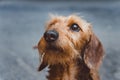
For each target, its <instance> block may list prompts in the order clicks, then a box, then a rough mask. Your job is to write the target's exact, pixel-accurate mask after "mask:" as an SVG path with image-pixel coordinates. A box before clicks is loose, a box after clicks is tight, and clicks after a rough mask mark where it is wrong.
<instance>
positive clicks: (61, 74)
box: [47, 59, 98, 80]
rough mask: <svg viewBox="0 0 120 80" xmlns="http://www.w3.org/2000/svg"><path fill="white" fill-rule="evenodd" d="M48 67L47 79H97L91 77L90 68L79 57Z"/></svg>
mask: <svg viewBox="0 0 120 80" xmlns="http://www.w3.org/2000/svg"><path fill="white" fill-rule="evenodd" d="M49 69H50V70H49V71H48V72H49V76H47V78H48V80H98V79H93V78H92V75H91V73H90V69H89V68H88V67H87V66H86V65H85V64H84V62H83V61H82V60H80V59H77V60H73V61H70V62H68V63H67V64H64V65H62V64H56V65H51V66H49Z"/></svg>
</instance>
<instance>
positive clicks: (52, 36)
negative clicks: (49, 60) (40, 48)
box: [44, 30, 59, 42]
mask: <svg viewBox="0 0 120 80" xmlns="http://www.w3.org/2000/svg"><path fill="white" fill-rule="evenodd" d="M58 36H59V34H58V32H57V31H55V30H49V31H46V32H45V33H44V38H45V40H46V41H47V42H54V41H56V40H57V38H58Z"/></svg>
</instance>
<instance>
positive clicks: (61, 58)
mask: <svg viewBox="0 0 120 80" xmlns="http://www.w3.org/2000/svg"><path fill="white" fill-rule="evenodd" d="M37 47H38V50H39V53H40V55H41V56H42V57H41V64H40V67H39V71H40V70H42V69H43V68H45V67H46V66H47V65H55V64H66V63H68V62H71V60H73V59H75V58H78V57H79V58H82V59H83V60H84V62H85V63H86V65H87V66H88V67H89V68H97V67H98V66H99V64H100V61H101V59H102V57H103V49H102V45H101V43H100V41H99V40H98V39H97V38H96V36H95V35H94V34H93V32H92V29H91V25H90V23H87V22H86V21H84V20H83V19H81V18H80V17H78V16H76V15H70V16H68V17H65V16H52V17H51V19H50V21H48V22H47V25H46V30H45V33H44V35H43V36H42V38H41V39H40V41H39V43H38V46H37Z"/></svg>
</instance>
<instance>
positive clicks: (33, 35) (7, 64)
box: [0, 1, 120, 80]
mask: <svg viewBox="0 0 120 80" xmlns="http://www.w3.org/2000/svg"><path fill="white" fill-rule="evenodd" d="M49 13H54V14H59V15H69V14H72V13H77V14H79V15H80V16H82V18H84V19H85V20H87V21H88V22H90V23H91V24H92V25H93V30H94V32H95V33H96V35H97V36H98V37H99V39H100V40H101V41H102V43H103V45H104V48H105V51H106V56H105V59H104V62H103V65H102V66H101V69H100V76H101V78H102V80H120V1H119V2H75V1H74V2H69V1H68V2H0V80H45V75H46V73H47V72H46V70H43V71H42V72H37V67H38V64H39V59H38V58H39V57H38V52H37V50H33V49H32V47H33V46H34V45H36V44H37V43H38V41H39V39H40V37H41V36H42V34H43V32H44V24H45V21H46V20H47V19H48V14H49Z"/></svg>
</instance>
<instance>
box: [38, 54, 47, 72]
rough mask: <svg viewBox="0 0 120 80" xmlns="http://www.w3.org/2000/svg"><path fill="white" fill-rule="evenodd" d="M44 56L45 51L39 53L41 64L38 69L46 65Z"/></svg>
mask: <svg viewBox="0 0 120 80" xmlns="http://www.w3.org/2000/svg"><path fill="white" fill-rule="evenodd" d="M44 56H45V53H43V54H42V55H41V58H40V61H41V64H40V66H39V68H38V71H41V70H43V69H44V68H46V67H47V66H48V64H47V63H46V62H45V61H44Z"/></svg>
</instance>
